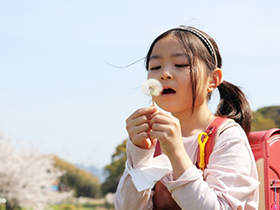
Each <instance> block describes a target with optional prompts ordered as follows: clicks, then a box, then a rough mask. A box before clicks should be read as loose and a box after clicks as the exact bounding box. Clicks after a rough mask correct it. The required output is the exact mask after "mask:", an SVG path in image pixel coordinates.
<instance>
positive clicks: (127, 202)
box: [115, 140, 154, 210]
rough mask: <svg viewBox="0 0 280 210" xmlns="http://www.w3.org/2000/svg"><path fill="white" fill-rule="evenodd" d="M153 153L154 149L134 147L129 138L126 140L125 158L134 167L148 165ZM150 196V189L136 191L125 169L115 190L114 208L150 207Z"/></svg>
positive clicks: (151, 194) (151, 192)
mask: <svg viewBox="0 0 280 210" xmlns="http://www.w3.org/2000/svg"><path fill="white" fill-rule="evenodd" d="M153 153H154V149H150V150H143V149H141V148H138V147H136V146H135V145H134V144H133V143H132V142H131V140H128V142H127V158H128V161H129V163H130V165H131V166H132V167H134V168H136V167H140V166H147V165H149V162H150V160H151V158H153ZM132 154H133V155H132ZM152 196H153V191H152V190H151V189H148V190H144V191H142V192H138V191H137V190H136V188H135V186H134V184H133V182H132V180H131V177H130V175H129V174H128V173H127V171H126V170H125V171H124V174H123V176H122V177H121V180H120V182H119V185H118V189H117V192H116V200H115V209H116V210H130V209H135V210H138V209H139V210H140V209H141V210H144V209H145V210H148V209H152V208H153V203H152Z"/></svg>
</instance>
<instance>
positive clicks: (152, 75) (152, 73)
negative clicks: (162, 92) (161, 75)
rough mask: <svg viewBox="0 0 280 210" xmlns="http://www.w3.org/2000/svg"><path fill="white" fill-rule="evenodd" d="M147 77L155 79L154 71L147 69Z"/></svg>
mask: <svg viewBox="0 0 280 210" xmlns="http://www.w3.org/2000/svg"><path fill="white" fill-rule="evenodd" d="M147 79H157V78H156V75H155V73H154V72H152V71H148V74H147Z"/></svg>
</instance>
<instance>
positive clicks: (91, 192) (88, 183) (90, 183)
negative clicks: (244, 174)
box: [54, 156, 100, 198]
mask: <svg viewBox="0 0 280 210" xmlns="http://www.w3.org/2000/svg"><path fill="white" fill-rule="evenodd" d="M54 162H55V163H54V166H55V167H56V168H59V169H60V170H63V171H65V173H64V175H63V176H61V177H60V189H61V188H62V186H63V185H66V186H68V188H71V189H73V190H74V191H75V196H76V197H80V196H84V197H90V198H94V197H97V196H98V195H99V194H100V183H99V180H98V178H97V177H95V176H94V175H93V174H91V173H90V172H87V171H85V170H83V169H79V168H77V167H76V166H75V165H73V164H71V163H68V162H66V161H64V160H61V159H59V158H58V157H57V156H54Z"/></svg>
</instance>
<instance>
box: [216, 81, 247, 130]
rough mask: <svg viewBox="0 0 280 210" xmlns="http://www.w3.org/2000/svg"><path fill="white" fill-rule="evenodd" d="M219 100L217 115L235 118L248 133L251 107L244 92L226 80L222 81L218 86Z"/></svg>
mask: <svg viewBox="0 0 280 210" xmlns="http://www.w3.org/2000/svg"><path fill="white" fill-rule="evenodd" d="M218 89H219V92H220V97H221V101H220V103H219V105H218V109H217V113H216V115H218V116H223V117H227V118H230V119H233V120H235V122H237V123H238V124H239V125H241V127H242V128H243V129H244V131H245V132H246V134H247V135H248V134H249V132H250V130H251V120H252V117H251V109H250V105H249V102H248V101H247V99H246V96H245V94H244V93H243V92H242V91H241V90H240V88H238V87H237V86H235V85H234V84H231V83H229V82H227V81H223V83H221V84H220V85H219V86H218Z"/></svg>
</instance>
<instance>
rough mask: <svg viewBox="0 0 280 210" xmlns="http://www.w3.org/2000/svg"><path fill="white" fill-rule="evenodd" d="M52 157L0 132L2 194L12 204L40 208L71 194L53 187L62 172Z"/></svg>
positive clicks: (0, 194)
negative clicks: (16, 144)
mask: <svg viewBox="0 0 280 210" xmlns="http://www.w3.org/2000/svg"><path fill="white" fill-rule="evenodd" d="M52 161H53V158H52V156H49V155H42V154H40V153H39V152H38V150H36V149H35V148H29V147H28V148H18V147H15V146H14V145H12V143H11V142H10V141H9V140H8V139H6V138H3V136H2V135H1V134H0V197H3V198H5V199H6V200H7V203H8V204H9V205H15V206H20V207H26V208H32V209H34V210H40V209H44V208H45V207H46V206H47V205H48V204H50V203H55V202H58V201H61V200H62V199H64V198H66V197H68V196H70V194H69V193H68V194H66V193H59V192H54V191H52V190H51V187H52V185H53V184H54V183H55V182H56V181H57V180H58V178H59V176H61V175H62V173H61V172H60V171H58V170H56V169H55V168H54V166H53V162H52Z"/></svg>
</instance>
